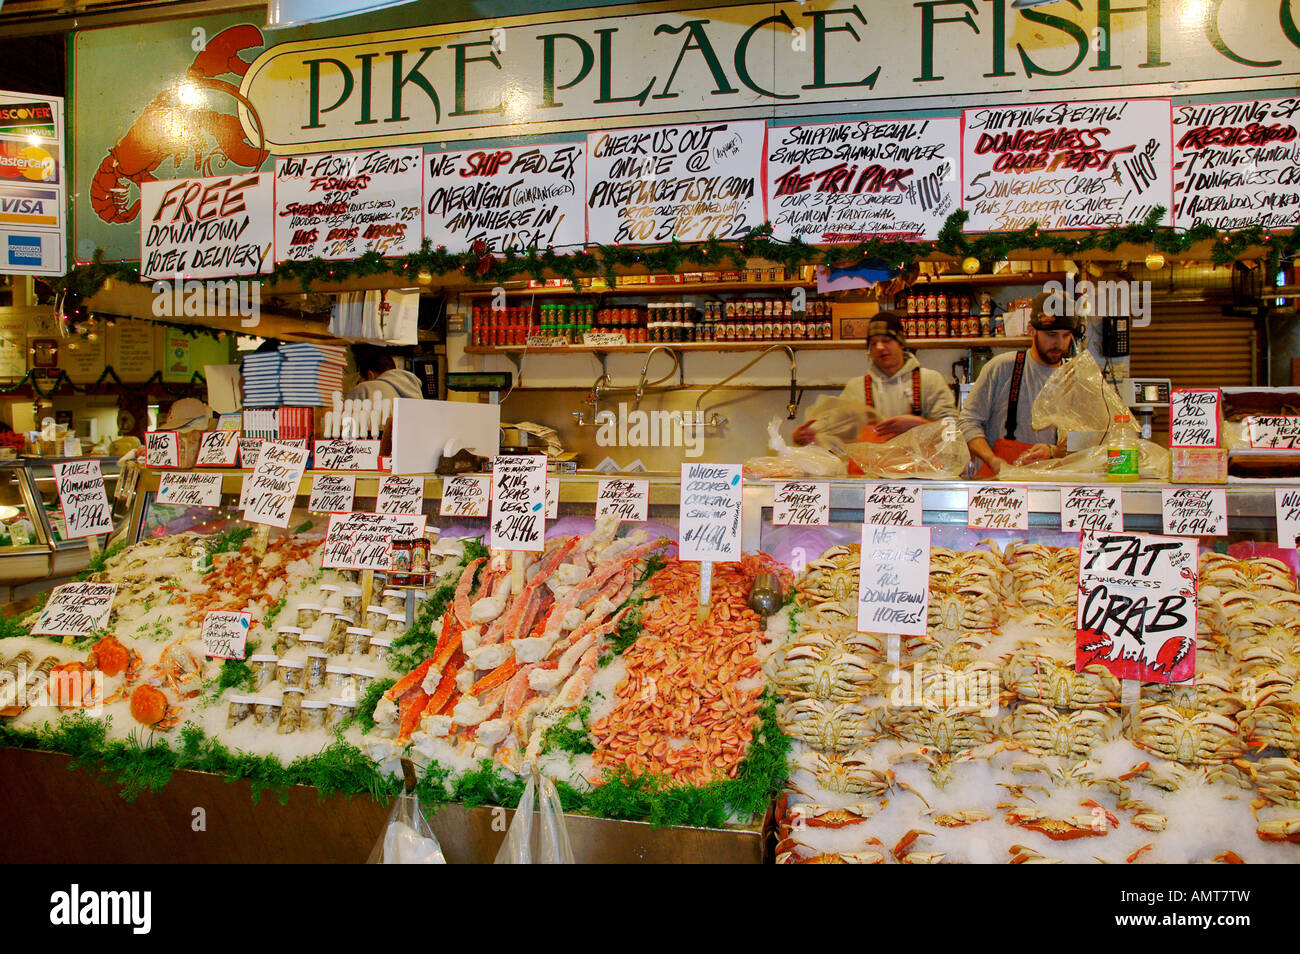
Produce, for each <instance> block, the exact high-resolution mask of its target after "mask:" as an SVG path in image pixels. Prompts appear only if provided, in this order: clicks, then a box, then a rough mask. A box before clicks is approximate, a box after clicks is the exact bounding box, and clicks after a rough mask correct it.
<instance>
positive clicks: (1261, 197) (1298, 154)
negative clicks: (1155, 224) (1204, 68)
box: [1173, 98, 1300, 230]
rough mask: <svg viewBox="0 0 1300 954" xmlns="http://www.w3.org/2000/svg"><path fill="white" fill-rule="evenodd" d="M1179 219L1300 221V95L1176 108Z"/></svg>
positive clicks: (1265, 224) (1188, 223) (1216, 223)
mask: <svg viewBox="0 0 1300 954" xmlns="http://www.w3.org/2000/svg"><path fill="white" fill-rule="evenodd" d="M1173 124H1174V224H1175V225H1176V226H1178V227H1179V228H1182V229H1189V228H1191V227H1192V226H1194V225H1211V226H1213V227H1214V228H1216V229H1224V230H1226V229H1240V228H1246V227H1247V226H1251V225H1258V226H1260V227H1261V228H1266V229H1278V228H1294V227H1295V226H1296V225H1300V189H1297V186H1300V143H1298V142H1297V139H1300V99H1297V98H1290V99H1265V100H1253V101H1248V102H1244V103H1195V104H1189V105H1187V106H1176V107H1174V123H1173Z"/></svg>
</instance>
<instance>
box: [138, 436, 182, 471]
mask: <svg viewBox="0 0 1300 954" xmlns="http://www.w3.org/2000/svg"><path fill="white" fill-rule="evenodd" d="M144 448H145V458H144V462H145V464H146V465H147V466H149V467H179V466H180V465H181V444H180V435H178V434H177V433H176V432H175V431H149V432H148V433H147V434H145V436H144Z"/></svg>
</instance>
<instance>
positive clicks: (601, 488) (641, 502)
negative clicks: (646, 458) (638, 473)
mask: <svg viewBox="0 0 1300 954" xmlns="http://www.w3.org/2000/svg"><path fill="white" fill-rule="evenodd" d="M649 509H650V482H649V481H648V480H624V479H623V478H621V477H612V478H610V479H609V480H602V481H600V482H599V483H598V484H597V485H596V516H597V517H603V516H606V515H609V516H614V517H617V518H618V519H619V520H630V521H632V522H634V523H644V522H645V520H646V516H647V513H648V512H649Z"/></svg>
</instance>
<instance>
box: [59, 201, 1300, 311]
mask: <svg viewBox="0 0 1300 954" xmlns="http://www.w3.org/2000/svg"><path fill="white" fill-rule="evenodd" d="M1164 216H1165V209H1163V208H1161V207H1157V208H1155V209H1152V211H1151V214H1150V215H1149V216H1147V218H1146V220H1145V221H1144V222H1141V223H1135V224H1131V225H1126V226H1122V227H1118V228H1111V229H1099V230H1096V231H1092V232H1086V233H1083V234H1082V235H1078V236H1072V235H1068V234H1063V233H1052V232H1042V231H1040V230H1039V229H1038V226H1037V225H1036V224H1035V225H1031V226H1030V227H1029V228H1026V229H1022V230H1020V231H1018V232H990V233H984V234H980V235H974V236H968V235H966V234H965V233H964V232H963V231H962V226H963V225H964V224H965V223H966V220H967V217H968V214H967V213H966V212H965V211H957V212H954V213H953V214H952V215H950V216H949V217H948V219H947V221H946V222H945V223H944V225H943V228H942V229H940V231H939V236H938V238H937V239H935V240H934V241H915V242H913V241H906V240H901V239H894V240H882V239H869V240H867V241H865V242H859V243H857V244H855V245H830V246H826V245H809V244H807V243H805V242H802V241H799V240H798V239H796V240H794V241H791V242H778V241H775V240H774V239H773V238H772V226H771V224H770V223H764V224H763V225H760V226H757V227H756V228H754V229H752V230H750V232H749V233H748V234H746V235H745V236H744V237H742V238H741V239H739V240H738V241H733V242H723V241H720V240H718V239H709V240H708V241H705V242H698V243H692V244H683V243H681V242H678V241H676V240H673V241H672V242H669V243H668V244H666V245H657V246H639V245H589V246H586V247H585V248H583V249H581V250H578V251H573V252H556V251H554V250H552V249H527V250H525V251H522V252H520V251H515V250H513V249H512V250H507V251H505V252H502V253H500V254H494V253H492V252H490V251H489V250H488V248H487V246H486V244H484V243H483V242H482V241H478V242H475V243H474V246H473V247H472V248H471V249H469V250H468V251H464V252H449V251H447V249H446V248H445V247H442V246H439V247H437V248H434V247H433V245H432V243H430V242H429V240H428V239H425V240H424V242H423V244H422V245H421V247H420V251H418V252H414V253H412V254H410V255H407V256H404V257H402V258H384V257H383V256H381V255H380V254H379V253H378V252H367V253H366V254H364V255H362V256H360V257H359V258H356V259H350V260H340V261H326V260H325V259H320V258H313V259H311V260H309V261H305V262H281V263H280V264H278V265H276V266H275V269H274V270H273V271H272V272H271V273H270V274H268V275H263V276H261V278H262V280H263V281H269V282H276V283H279V282H289V281H294V280H296V281H298V282H299V283H300V284H301V286H302V289H303V291H304V292H306V291H309V290H310V289H311V286H312V285H313V284H314V283H316V282H340V281H347V280H349V279H353V278H365V277H370V276H374V275H382V274H389V273H392V274H397V275H401V276H403V277H404V278H405V279H406V280H408V281H410V282H411V283H412V284H429V283H430V282H432V281H433V278H434V276H436V275H446V274H448V273H451V272H463V273H464V274H465V275H467V276H469V277H470V278H471V279H473V280H474V281H476V282H480V283H483V284H493V283H500V282H506V281H510V280H512V279H518V278H522V277H525V276H526V277H530V278H533V279H535V280H537V281H542V280H543V279H544V278H546V277H547V276H556V277H559V278H562V279H565V280H566V281H568V282H570V283H572V284H574V286H575V287H576V285H577V280H578V279H579V278H596V277H602V276H603V277H604V278H605V279H606V281H608V282H609V284H610V286H611V287H613V285H614V277H615V275H616V274H617V273H618V270H619V269H620V268H623V269H626V268H636V267H639V268H644V269H646V270H647V271H649V272H657V273H658V272H662V273H668V272H678V271H680V270H681V269H682V268H683V267H685V266H688V265H690V266H695V267H705V268H711V267H716V266H722V265H731V266H734V267H736V268H743V267H744V265H745V262H746V260H748V259H750V258H761V259H765V260H767V261H770V262H774V263H776V264H780V265H784V266H785V267H786V268H787V269H793V268H797V267H799V266H802V265H827V266H830V267H832V268H843V267H848V266H853V265H857V264H859V263H861V262H863V261H866V260H876V261H878V262H884V263H885V264H887V265H888V266H889V267H890V268H891V269H894V270H896V271H899V272H902V271H905V270H907V269H910V268H912V267H913V266H914V265H915V264H916V263H917V262H918V261H920V260H921V259H924V258H928V257H929V256H931V255H933V254H941V255H947V256H951V257H953V258H957V259H965V258H975V259H978V260H979V261H980V262H981V263H983V264H989V263H992V262H997V261H1002V260H1003V259H1006V258H1008V257H1009V256H1010V255H1011V254H1012V253H1013V252H1016V251H1021V250H1034V251H1047V252H1052V253H1053V254H1055V255H1059V256H1061V257H1066V258H1068V257H1071V256H1074V255H1079V254H1083V253H1086V252H1090V251H1106V252H1114V251H1115V250H1116V249H1117V248H1119V247H1120V246H1121V245H1126V244H1133V245H1150V246H1151V247H1152V248H1153V249H1154V250H1155V251H1158V252H1163V253H1166V254H1173V255H1176V254H1182V253H1185V252H1187V251H1189V250H1190V249H1191V248H1192V247H1193V246H1195V245H1197V244H1199V243H1201V242H1205V241H1209V240H1213V239H1217V241H1215V243H1214V246H1213V248H1212V249H1211V252H1210V256H1211V260H1212V261H1213V262H1214V264H1216V265H1227V264H1231V263H1232V262H1234V261H1236V260H1237V258H1239V257H1240V256H1241V255H1242V254H1243V253H1245V252H1246V251H1247V250H1248V249H1252V248H1264V249H1267V250H1268V255H1269V259H1270V262H1269V265H1270V274H1274V273H1276V271H1277V267H1278V264H1279V262H1281V261H1282V260H1283V259H1287V258H1292V257H1294V256H1295V255H1297V254H1298V253H1300V229H1292V230H1290V231H1276V232H1269V231H1268V230H1266V229H1264V228H1261V227H1259V226H1250V227H1248V228H1244V229H1237V230H1234V231H1230V232H1222V233H1221V232H1219V231H1217V230H1216V229H1215V228H1214V227H1213V226H1209V225H1197V226H1195V227H1193V228H1190V229H1183V230H1179V229H1175V228H1173V227H1170V226H1167V225H1160V224H1159V223H1160V221H1161V220H1162V219H1163V218H1164ZM109 279H116V280H121V281H128V282H139V281H140V266H139V263H138V262H106V261H104V260H103V253H102V252H96V253H95V258H94V261H92V262H91V263H89V264H87V265H83V266H80V267H78V268H75V269H73V270H71V271H70V272H69V273H68V274H67V275H66V276H64V277H63V278H62V279H60V280H59V281H58V282H57V283H56V286H57V287H58V288H60V289H62V290H64V291H65V292H68V293H72V294H75V295H80V296H81V297H83V298H88V297H90V296H91V295H94V294H95V293H96V292H98V291H99V290H100V289H101V288H102V287H103V286H104V283H105V282H106V281H108V280H109Z"/></svg>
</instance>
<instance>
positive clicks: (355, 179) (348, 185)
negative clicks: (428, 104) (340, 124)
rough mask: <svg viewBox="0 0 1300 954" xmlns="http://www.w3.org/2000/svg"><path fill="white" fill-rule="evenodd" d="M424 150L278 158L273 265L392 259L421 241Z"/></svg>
mask: <svg viewBox="0 0 1300 954" xmlns="http://www.w3.org/2000/svg"><path fill="white" fill-rule="evenodd" d="M423 155H424V153H423V151H422V150H421V149H420V148H419V147H415V148H411V149H401V148H387V149H370V150H366V151H364V152H341V153H329V154H327V155H318V156H299V157H297V158H293V159H280V160H278V161H277V162H276V164H275V260H276V261H277V262H285V261H288V262H302V261H307V260H309V259H313V258H325V259H351V258H360V257H361V256H362V255H364V254H365V253H366V252H377V253H379V254H380V255H385V256H389V257H393V256H399V255H409V254H411V253H412V252H417V251H419V249H420V242H421V240H422V239H423V237H424V219H423V217H422V213H423V208H424V201H423V185H424V180H423V178H422V175H421V169H420V166H421V161H420V160H421V157H422V156H423Z"/></svg>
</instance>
